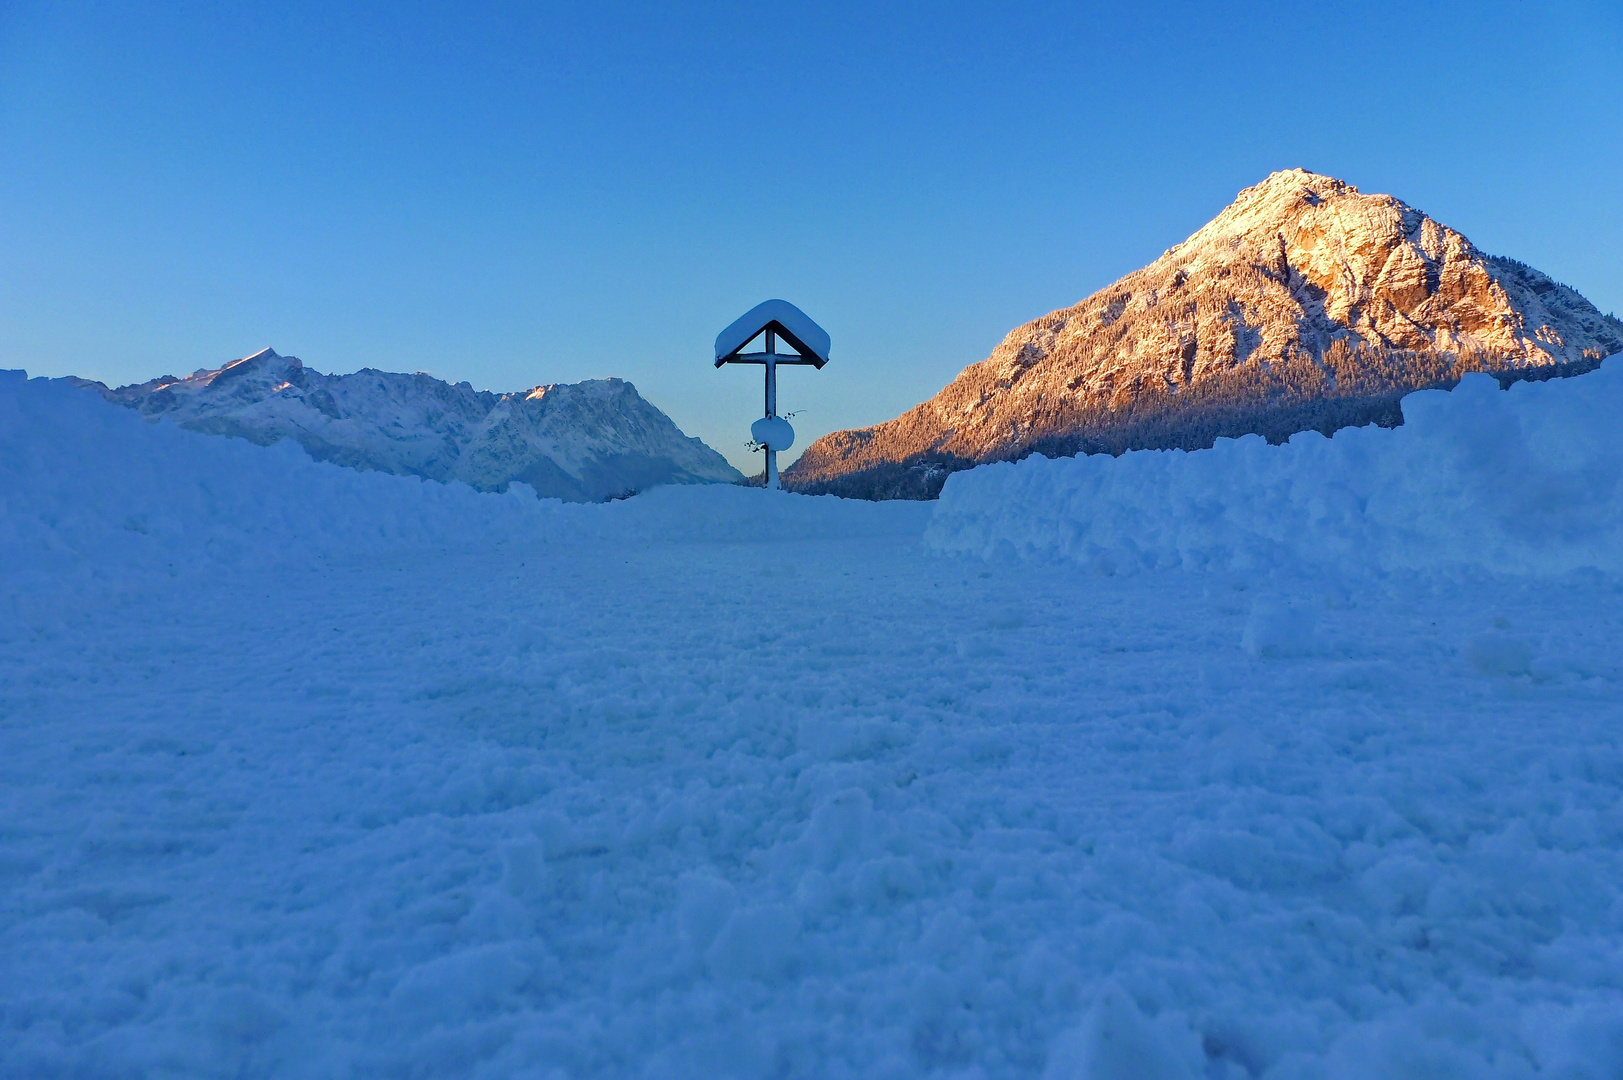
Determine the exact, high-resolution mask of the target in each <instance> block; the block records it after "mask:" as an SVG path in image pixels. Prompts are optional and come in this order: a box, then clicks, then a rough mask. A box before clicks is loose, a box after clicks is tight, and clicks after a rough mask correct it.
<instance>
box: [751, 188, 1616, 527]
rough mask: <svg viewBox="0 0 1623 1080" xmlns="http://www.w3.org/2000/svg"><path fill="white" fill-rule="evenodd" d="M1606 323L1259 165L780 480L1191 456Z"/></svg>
mask: <svg viewBox="0 0 1623 1080" xmlns="http://www.w3.org/2000/svg"><path fill="white" fill-rule="evenodd" d="M1620 350H1623V322H1619V321H1618V320H1617V319H1616V318H1613V317H1610V316H1606V315H1602V314H1601V313H1600V312H1599V311H1597V310H1596V309H1595V307H1594V305H1592V304H1590V303H1589V302H1588V301H1587V300H1585V299H1584V298H1583V297H1582V296H1580V295H1578V293H1576V292H1574V291H1573V290H1572V289H1569V288H1567V287H1566V286H1565V285H1561V284H1558V283H1557V282H1555V281H1552V280H1551V279H1550V278H1548V277H1546V276H1545V275H1543V274H1541V273H1539V272H1538V271H1537V270H1534V269H1533V268H1532V267H1530V266H1526V265H1524V264H1522V263H1519V262H1516V261H1514V260H1511V259H1503V258H1498V257H1495V256H1492V255H1485V254H1483V253H1482V252H1480V251H1478V250H1477V249H1476V248H1475V247H1473V246H1472V244H1471V242H1470V241H1469V240H1467V239H1466V238H1465V237H1463V236H1461V235H1460V234H1459V233H1457V232H1455V231H1454V230H1452V229H1450V228H1448V227H1447V226H1446V225H1441V224H1439V223H1438V222H1436V221H1434V220H1432V219H1431V218H1429V217H1427V216H1426V215H1425V214H1423V213H1421V212H1420V211H1418V210H1416V209H1414V208H1413V207H1411V206H1408V205H1406V204H1405V203H1403V202H1401V201H1399V200H1398V199H1395V198H1393V197H1391V196H1390V195H1363V194H1360V193H1359V191H1358V189H1357V188H1355V187H1353V186H1352V185H1350V184H1346V183H1343V182H1342V181H1340V180H1336V179H1333V178H1331V177H1328V176H1320V175H1317V174H1315V173H1310V172H1306V171H1304V170H1301V169H1292V170H1288V171H1285V172H1277V173H1274V174H1273V175H1272V176H1270V177H1268V179H1266V180H1264V181H1263V182H1262V183H1260V184H1258V185H1256V186H1255V187H1250V188H1247V189H1246V190H1244V191H1242V192H1240V195H1239V197H1238V198H1236V199H1235V201H1234V203H1233V204H1232V205H1230V206H1229V207H1228V208H1227V209H1226V210H1224V211H1223V212H1222V213H1221V214H1219V215H1218V216H1217V217H1216V218H1215V219H1214V220H1213V221H1211V222H1210V223H1209V224H1208V225H1206V226H1205V227H1204V228H1202V229H1201V230H1200V231H1199V232H1197V233H1195V234H1194V235H1193V236H1191V237H1190V238H1189V239H1188V240H1186V241H1184V242H1183V243H1181V244H1179V245H1178V246H1177V247H1175V248H1173V249H1171V250H1170V251H1168V252H1167V253H1166V254H1165V255H1162V256H1161V257H1160V258H1159V259H1157V260H1156V261H1155V262H1153V263H1151V264H1150V265H1149V266H1147V267H1145V268H1144V269H1142V270H1139V271H1137V272H1136V273H1133V274H1129V275H1128V276H1126V277H1124V278H1122V279H1121V280H1120V281H1117V282H1116V283H1115V284H1113V285H1111V286H1109V287H1108V288H1105V289H1101V290H1100V291H1099V292H1097V293H1094V294H1093V295H1092V296H1090V297H1088V298H1087V299H1086V300H1083V301H1082V302H1081V303H1080V304H1077V305H1076V306H1074V307H1070V308H1066V309H1064V310H1062V311H1056V312H1053V313H1052V314H1049V315H1045V316H1043V317H1042V318H1040V319H1037V320H1035V321H1033V322H1030V323H1027V324H1026V325H1024V326H1022V327H1019V328H1018V329H1016V330H1014V331H1012V332H1011V333H1010V334H1009V336H1008V337H1006V338H1004V340H1003V343H1002V344H1001V345H999V346H998V347H997V348H996V349H995V350H994V351H993V352H992V355H991V356H990V357H988V358H987V359H985V360H983V361H981V362H980V363H978V364H974V365H971V366H970V367H968V368H965V369H964V371H963V372H962V373H961V374H960V375H959V376H958V377H957V378H956V379H954V380H953V381H952V383H951V384H950V385H948V386H947V387H946V388H945V389H943V390H942V391H941V392H940V393H939V394H937V395H936V396H935V397H933V398H931V399H930V400H929V401H926V402H925V403H924V404H922V405H919V406H917V407H915V408H913V409H911V410H909V411H908V412H906V413H904V414H903V415H901V416H899V417H897V418H896V419H895V420H890V421H887V422H886V423H883V424H878V425H875V426H874V427H870V428H862V429H859V430H855V431H839V432H834V433H833V434H830V435H826V436H824V437H823V438H821V439H819V440H817V442H815V443H813V444H812V445H811V446H810V447H808V448H807V449H806V452H805V453H804V454H803V455H801V457H800V460H798V461H797V462H795V464H794V466H793V468H791V469H789V470H788V471H786V472H785V474H784V477H783V479H784V484H785V486H788V487H792V488H795V489H797V490H801V491H817V492H834V493H836V494H842V495H850V496H858V497H863V498H933V497H934V496H935V495H936V494H937V493H939V491H940V490H941V485H942V484H943V483H944V482H945V480H946V477H947V475H948V474H949V473H951V472H953V471H955V470H957V469H962V468H968V467H970V466H973V465H977V464H981V463H983V462H988V461H1000V460H1008V459H1014V458H1019V457H1023V456H1025V455H1026V454H1029V453H1033V452H1040V453H1043V454H1046V455H1048V456H1050V457H1056V456H1066V455H1073V454H1078V453H1099V452H1106V453H1118V454H1119V453H1121V452H1122V451H1124V450H1131V449H1142V448H1168V447H1179V448H1183V449H1197V448H1202V447H1207V446H1210V445H1212V443H1213V441H1214V440H1216V439H1217V438H1220V437H1223V436H1236V435H1243V434H1246V433H1248V432H1256V433H1259V434H1262V435H1264V436H1266V437H1268V438H1269V439H1270V440H1272V441H1276V442H1277V441H1282V440H1284V439H1285V438H1288V437H1289V436H1290V435H1291V434H1292V433H1294V432H1297V431H1303V430H1308V429H1315V430H1319V431H1323V432H1325V433H1326V434H1328V433H1329V432H1331V431H1333V430H1335V429H1336V428H1339V427H1344V426H1347V425H1351V424H1367V423H1372V422H1373V423H1382V424H1388V425H1390V424H1396V423H1400V422H1401V414H1400V412H1399V411H1398V406H1397V402H1398V399H1399V398H1401V397H1402V396H1403V394H1405V393H1408V392H1409V391H1411V390H1415V389H1418V388H1422V387H1431V386H1449V385H1452V384H1453V383H1454V382H1455V381H1456V380H1458V378H1459V377H1460V375H1462V374H1464V373H1466V372H1469V371H1484V370H1485V371H1490V372H1493V373H1495V374H1496V375H1498V376H1499V377H1500V379H1501V381H1508V380H1513V379H1517V378H1546V377H1549V376H1551V375H1568V374H1576V373H1578V372H1582V371H1587V370H1589V369H1590V368H1592V367H1594V366H1595V365H1597V364H1598V363H1599V362H1600V360H1601V359H1602V358H1604V357H1606V356H1608V355H1610V354H1612V353H1615V352H1618V351H1620Z"/></svg>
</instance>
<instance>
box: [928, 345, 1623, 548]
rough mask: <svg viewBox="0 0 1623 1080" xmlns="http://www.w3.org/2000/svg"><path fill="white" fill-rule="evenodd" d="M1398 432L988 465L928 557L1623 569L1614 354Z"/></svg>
mask: <svg viewBox="0 0 1623 1080" xmlns="http://www.w3.org/2000/svg"><path fill="white" fill-rule="evenodd" d="M1403 419H1404V422H1403V425H1402V426H1401V427H1398V428H1393V429H1386V428H1378V427H1363V428H1344V429H1342V430H1341V431H1338V432H1336V434H1335V435H1334V437H1332V438H1326V437H1324V436H1323V435H1321V434H1319V433H1318V432H1313V431H1309V432H1302V433H1300V434H1297V435H1295V436H1293V437H1292V438H1291V440H1290V442H1289V443H1288V444H1285V445H1282V446H1270V445H1268V443H1267V442H1265V441H1264V440H1263V439H1262V437H1261V436H1258V435H1248V436H1246V437H1244V438H1241V439H1220V440H1218V443H1217V445H1216V446H1214V447H1213V448H1211V449H1209V450H1197V451H1192V452H1189V451H1182V450H1143V451H1136V452H1133V453H1127V454H1123V455H1122V456H1121V457H1119V458H1114V457H1109V456H1106V455H1095V456H1089V457H1077V458H1064V459H1059V460H1048V459H1046V458H1043V457H1041V456H1032V457H1029V458H1026V459H1025V460H1023V461H1020V462H1016V463H1004V464H997V465H986V466H982V467H980V468H977V469H973V470H970V471H968V472H961V473H956V474H954V475H953V476H952V477H951V478H950V479H949V480H948V481H947V485H946V487H945V488H944V489H943V491H942V493H941V501H940V503H939V505H938V506H937V509H936V512H935V516H934V518H933V519H932V520H931V523H930V526H929V528H928V530H927V531H926V533H925V540H926V543H927V544H929V545H930V546H932V547H934V548H935V549H936V550H939V551H944V552H961V553H969V554H975V555H979V556H982V557H985V558H1007V557H1011V556H1018V557H1024V558H1032V559H1044V560H1069V561H1074V562H1078V563H1081V564H1084V565H1086V566H1089V567H1091V568H1093V569H1095V570H1097V571H1099V572H1102V573H1111V574H1118V573H1135V572H1143V571H1155V570H1163V569H1173V568H1188V569H1229V570H1237V571H1265V570H1272V569H1302V570H1308V571H1313V570H1323V569H1330V568H1338V567H1339V568H1347V569H1361V570H1398V569H1406V568H1407V569H1425V568H1440V567H1459V568H1465V569H1476V570H1489V571H1495V572H1511V573H1535V574H1537V573H1560V572H1563V571H1567V570H1572V569H1576V568H1580V567H1593V568H1596V569H1601V570H1608V571H1615V570H1619V569H1623V483H1620V479H1623V354H1620V355H1618V356H1614V357H1612V358H1611V359H1609V360H1607V361H1606V362H1605V363H1604V364H1603V365H1602V366H1601V367H1600V368H1599V369H1598V370H1596V371H1594V372H1591V373H1590V374H1587V375H1582V376H1579V377H1576V378H1570V379H1555V380H1551V381H1549V382H1536V383H1535V382H1521V383H1515V384H1513V385H1512V386H1511V387H1510V388H1509V389H1508V390H1500V389H1499V384H1498V383H1497V382H1496V381H1495V380H1494V378H1493V377H1492V376H1491V375H1485V374H1475V375H1467V376H1466V377H1465V378H1464V379H1462V380H1461V381H1460V383H1459V386H1458V387H1456V388H1455V389H1454V390H1453V391H1444V390H1422V391H1418V392H1416V393H1413V394H1410V395H1408V396H1407V397H1405V398H1404V399H1403Z"/></svg>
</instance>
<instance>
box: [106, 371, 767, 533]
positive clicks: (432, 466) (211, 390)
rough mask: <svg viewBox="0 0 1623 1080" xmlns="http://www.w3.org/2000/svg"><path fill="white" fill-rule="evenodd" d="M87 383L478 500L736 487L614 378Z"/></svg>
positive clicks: (245, 374)
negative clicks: (488, 494) (462, 486)
mask: <svg viewBox="0 0 1623 1080" xmlns="http://www.w3.org/2000/svg"><path fill="white" fill-rule="evenodd" d="M89 385H92V386H94V387H96V388H97V389H99V390H100V391H101V392H102V393H103V394H105V395H106V396H107V397H109V398H111V399H112V400H113V401H116V402H119V403H121V404H123V405H127V406H129V407H130V408H132V409H136V410H138V411H139V412H141V413H143V414H145V415H147V416H150V417H154V418H157V417H166V418H168V419H171V420H174V421H175V422H176V423H178V424H180V425H181V426H182V427H185V428H190V429H192V430H194V431H202V432H207V433H210V434H214V435H234V436H239V437H241V438H244V439H248V440H249V441H251V442H255V443H260V444H269V443H274V442H276V441H278V440H280V439H293V440H294V441H296V442H297V443H298V444H299V445H300V446H302V447H304V449H305V450H306V451H307V452H308V453H309V454H310V456H311V457H313V458H315V459H316V460H318V461H331V462H334V463H336V464H339V465H348V466H350V467H352V468H356V469H376V470H379V471H381V472H388V473H396V474H398V475H405V476H422V477H426V478H428V479H430V480H440V481H449V480H461V481H463V482H465V483H467V484H469V485H471V486H473V487H475V488H478V489H479V490H481V491H500V490H503V489H505V488H506V487H507V485H508V484H510V483H512V482H513V481H515V480H517V481H520V482H522V483H525V484H528V485H530V486H531V487H532V488H534V489H535V491H536V493H537V494H539V495H542V496H550V497H554V498H559V499H569V500H571V501H576V502H593V501H599V500H602V499H611V498H615V497H617V496H621V495H625V494H628V493H630V492H633V491H638V490H641V489H644V488H649V487H653V486H656V485H659V484H707V483H734V482H736V481H738V480H740V479H742V476H741V474H740V473H739V472H738V470H737V469H734V468H733V467H732V466H731V465H729V464H727V460H726V459H725V458H723V457H722V456H721V455H720V454H718V453H716V452H715V451H714V450H712V449H711V448H710V447H708V446H706V445H705V444H704V443H703V442H701V441H700V440H699V439H696V438H690V437H688V436H686V435H684V434H682V431H681V429H680V428H678V427H677V426H676V425H675V424H674V423H672V422H671V419H670V417H668V416H666V415H665V414H664V413H663V412H661V411H660V410H658V409H657V408H655V407H654V406H653V405H650V404H649V403H648V402H647V401H646V400H644V399H643V397H642V395H640V394H638V393H637V388H636V387H634V386H632V385H631V384H630V383H628V382H626V381H624V380H622V379H591V380H588V381H586V382H579V383H557V384H554V385H551V386H538V387H536V388H535V389H533V390H530V391H528V392H521V393H516V394H496V393H492V392H490V391H489V390H475V389H474V388H473V387H472V386H471V385H469V384H468V383H465V382H463V383H457V384H456V385H454V386H453V385H452V384H450V383H447V382H444V381H442V380H440V379H436V378H434V377H433V376H431V375H426V374H423V373H422V372H418V373H417V374H414V375H402V374H397V373H395V372H389V371H378V370H376V369H373V368H364V369H362V370H361V371H357V372H355V373H353V374H350V375H324V374H322V373H321V372H319V371H312V370H310V369H309V368H307V367H305V366H304V365H303V363H301V362H300V361H299V360H298V359H297V358H296V357H292V356H278V355H277V354H276V353H275V352H274V351H272V350H270V349H265V350H264V351H263V352H258V353H255V354H254V355H252V356H249V357H246V358H244V359H242V360H238V361H235V362H234V363H230V364H227V365H225V366H224V367H222V368H217V369H213V370H208V369H205V370H201V371H198V372H196V373H194V374H192V375H189V376H187V377H185V378H177V377H175V376H172V375H165V376H163V377H161V378H157V379H153V380H151V381H150V382H145V383H141V384H139V385H135V386H123V387H119V388H118V389H116V390H108V389H107V388H106V387H105V386H102V385H101V384H100V383H94V384H89Z"/></svg>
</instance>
